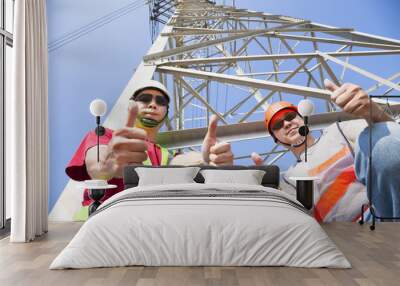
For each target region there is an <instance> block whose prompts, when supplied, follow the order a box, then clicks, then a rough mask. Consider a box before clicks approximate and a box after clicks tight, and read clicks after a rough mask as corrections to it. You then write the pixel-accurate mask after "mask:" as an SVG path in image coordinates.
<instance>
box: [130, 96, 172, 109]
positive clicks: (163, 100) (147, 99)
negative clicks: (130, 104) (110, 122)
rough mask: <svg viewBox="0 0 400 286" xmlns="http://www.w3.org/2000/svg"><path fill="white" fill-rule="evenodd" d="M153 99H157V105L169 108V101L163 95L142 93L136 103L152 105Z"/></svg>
mask: <svg viewBox="0 0 400 286" xmlns="http://www.w3.org/2000/svg"><path fill="white" fill-rule="evenodd" d="M153 97H155V99H156V104H157V105H159V106H168V100H167V99H166V98H165V96H162V95H153V94H150V93H141V94H139V95H138V96H136V98H135V101H140V102H143V103H150V102H151V101H152V100H153Z"/></svg>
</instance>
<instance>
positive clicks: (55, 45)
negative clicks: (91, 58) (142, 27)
mask: <svg viewBox="0 0 400 286" xmlns="http://www.w3.org/2000/svg"><path fill="white" fill-rule="evenodd" d="M144 5H147V1H145V2H143V0H136V1H134V3H131V4H129V5H127V6H125V7H123V8H120V9H118V10H116V11H114V12H111V13H109V14H107V15H105V16H103V17H101V18H99V19H97V20H95V21H93V22H91V23H89V24H87V25H85V26H83V27H81V28H79V29H77V30H75V31H72V32H70V33H68V34H66V35H64V36H63V37H61V38H60V39H58V40H56V41H54V42H51V43H50V44H49V45H48V50H49V52H52V51H54V50H57V49H59V48H61V47H63V46H65V45H66V44H69V43H71V42H73V41H75V40H77V39H79V38H81V37H83V36H85V35H87V34H88V33H90V32H92V31H94V30H97V29H98V28H100V27H102V26H104V25H106V24H108V23H110V22H112V21H114V20H116V19H119V18H120V17H122V16H125V15H127V14H128V13H131V12H132V11H134V10H136V9H138V8H140V7H142V6H144Z"/></svg>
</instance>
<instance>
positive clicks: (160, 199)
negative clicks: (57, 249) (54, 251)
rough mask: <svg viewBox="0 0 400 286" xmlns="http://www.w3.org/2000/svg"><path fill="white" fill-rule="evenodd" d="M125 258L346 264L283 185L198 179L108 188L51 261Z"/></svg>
mask: <svg viewBox="0 0 400 286" xmlns="http://www.w3.org/2000/svg"><path fill="white" fill-rule="evenodd" d="M131 265H144V266H292V267H330V268H350V267H351V266H350V263H349V262H348V260H347V259H346V258H345V256H344V255H343V253H342V252H341V251H340V250H339V249H338V248H337V247H336V245H335V244H334V243H333V242H332V241H331V239H330V238H329V237H328V236H327V234H326V233H325V232H324V230H323V229H322V228H321V226H320V225H319V224H318V223H317V222H316V221H315V219H314V218H313V217H311V216H310V215H309V214H308V213H307V211H306V210H305V209H304V208H303V207H302V205H301V204H300V203H299V202H297V201H296V200H294V199H293V198H292V197H290V196H288V195H286V194H284V193H283V192H281V191H279V190H276V189H273V188H269V187H263V186H258V185H240V184H198V183H190V184H174V185H154V186H139V187H134V188H130V189H127V190H125V191H123V192H120V193H118V194H116V195H114V196H113V197H111V198H110V199H108V200H107V201H105V202H104V203H103V204H102V205H101V206H100V207H99V209H98V210H97V211H96V212H95V213H94V214H93V215H92V216H91V217H90V218H89V219H88V221H86V222H85V223H84V224H83V225H82V227H81V228H80V230H79V231H78V233H77V234H76V235H75V236H74V238H73V239H72V240H71V242H70V243H69V244H68V245H67V246H66V247H65V248H64V249H63V250H62V252H61V253H60V254H59V255H58V256H57V257H56V258H55V259H54V261H53V262H52V264H51V265H50V269H65V268H92V267H119V266H131Z"/></svg>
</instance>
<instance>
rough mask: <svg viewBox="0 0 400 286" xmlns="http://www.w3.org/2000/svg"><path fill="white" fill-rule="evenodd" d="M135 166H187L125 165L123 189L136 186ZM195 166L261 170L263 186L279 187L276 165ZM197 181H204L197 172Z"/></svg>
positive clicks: (201, 166)
mask: <svg viewBox="0 0 400 286" xmlns="http://www.w3.org/2000/svg"><path fill="white" fill-rule="evenodd" d="M137 167H145V168H184V167H187V166H158V167H153V166H127V167H125V168H124V175H123V176H124V177H123V178H124V189H128V188H133V187H136V186H137V185H138V183H139V176H138V174H137V173H136V171H135V168H137ZM196 167H200V168H201V170H206V169H218V170H263V171H265V175H264V177H263V179H262V182H261V184H262V185H263V186H264V187H271V188H275V189H277V188H279V167H278V166H276V165H268V166H221V167H214V166H208V165H196ZM194 180H195V182H197V183H204V178H203V176H202V175H201V174H200V171H199V173H198V174H197V176H196V177H195V178H194Z"/></svg>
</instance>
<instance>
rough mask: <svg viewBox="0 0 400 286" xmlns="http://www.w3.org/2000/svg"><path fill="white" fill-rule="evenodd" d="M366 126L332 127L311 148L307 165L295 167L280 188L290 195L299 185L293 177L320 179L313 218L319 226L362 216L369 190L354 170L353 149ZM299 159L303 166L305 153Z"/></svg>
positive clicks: (361, 123) (362, 122)
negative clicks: (301, 176)
mask: <svg viewBox="0 0 400 286" xmlns="http://www.w3.org/2000/svg"><path fill="white" fill-rule="evenodd" d="M366 126H367V124H366V122H365V120H352V121H347V122H340V123H334V124H332V125H330V126H329V127H327V128H326V129H324V130H323V133H322V135H321V137H320V138H318V139H317V140H316V142H315V143H314V144H313V145H312V146H310V147H309V148H308V151H307V164H306V165H305V164H304V163H300V164H296V165H294V166H292V167H290V168H289V169H288V170H287V171H286V172H285V173H284V175H283V176H282V181H281V182H282V184H281V188H282V189H283V191H288V192H291V193H293V188H294V186H295V185H296V182H295V181H292V180H290V179H289V178H290V177H296V176H299V174H302V175H308V176H313V177H318V180H316V181H315V185H314V216H315V218H316V219H317V220H318V221H319V222H330V221H356V220H357V219H359V218H360V216H361V205H362V204H366V203H367V202H368V198H367V192H366V187H365V186H364V185H363V184H361V183H360V182H358V181H357V178H356V175H355V170H354V145H355V142H356V139H357V137H358V135H359V134H360V132H361V131H362V130H363V129H364V128H365V127H366ZM300 158H301V160H302V161H303V162H304V153H303V154H301V156H300ZM305 166H307V168H306V170H305ZM290 189H291V190H290Z"/></svg>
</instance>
